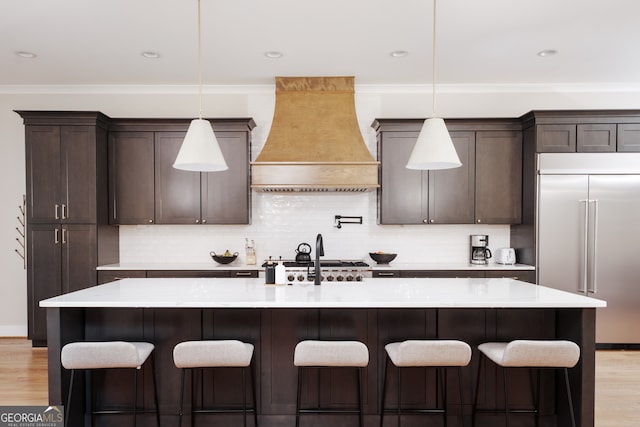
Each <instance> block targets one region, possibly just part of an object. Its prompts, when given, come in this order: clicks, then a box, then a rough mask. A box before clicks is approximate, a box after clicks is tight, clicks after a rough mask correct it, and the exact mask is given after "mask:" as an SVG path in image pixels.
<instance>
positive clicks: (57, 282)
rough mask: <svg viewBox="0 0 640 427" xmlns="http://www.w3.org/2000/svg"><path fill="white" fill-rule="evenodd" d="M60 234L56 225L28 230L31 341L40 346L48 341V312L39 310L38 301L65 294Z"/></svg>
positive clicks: (28, 228)
mask: <svg viewBox="0 0 640 427" xmlns="http://www.w3.org/2000/svg"><path fill="white" fill-rule="evenodd" d="M61 235H62V230H61V226H60V225H56V224H33V225H32V224H29V226H28V227H27V242H28V245H29V246H28V257H27V262H28V269H27V293H28V305H29V316H30V319H29V339H31V340H33V341H34V345H38V346H39V345H44V343H45V342H46V339H47V316H46V309H44V308H40V307H39V302H40V301H41V300H43V299H47V298H51V297H54V296H57V295H60V294H61V293H62V282H61V278H62V274H61V265H62V263H61V261H60V260H61V249H60V248H61V243H60V242H61V238H62V236H61Z"/></svg>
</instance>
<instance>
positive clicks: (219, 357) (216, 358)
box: [173, 340, 258, 427]
mask: <svg viewBox="0 0 640 427" xmlns="http://www.w3.org/2000/svg"><path fill="white" fill-rule="evenodd" d="M252 359H253V344H248V343H244V342H242V341H238V340H208V341H207V340H204V341H185V342H181V343H179V344H177V345H176V346H175V347H174V348H173V362H174V363H175V365H176V367H177V368H180V369H181V373H180V374H181V375H180V409H179V411H180V412H179V416H180V425H182V415H183V407H184V377H185V372H186V371H187V370H190V371H191V382H192V384H193V370H194V369H204V368H242V409H238V408H205V407H204V405H202V407H201V408H200V409H195V405H194V403H193V402H192V404H191V425H194V424H195V421H194V420H195V418H194V417H195V415H196V414H205V413H208V414H212V413H218V414H220V413H238V412H242V415H243V422H244V426H245V427H246V425H247V412H248V411H251V412H253V422H254V426H256V427H257V426H258V416H257V412H258V411H257V400H256V388H255V380H254V375H255V374H254V372H250V374H251V394H252V399H253V406H252V407H251V408H249V407H248V406H247V375H246V372H247V370H250V371H252V368H253V364H252ZM191 395H192V396H193V390H192V393H191Z"/></svg>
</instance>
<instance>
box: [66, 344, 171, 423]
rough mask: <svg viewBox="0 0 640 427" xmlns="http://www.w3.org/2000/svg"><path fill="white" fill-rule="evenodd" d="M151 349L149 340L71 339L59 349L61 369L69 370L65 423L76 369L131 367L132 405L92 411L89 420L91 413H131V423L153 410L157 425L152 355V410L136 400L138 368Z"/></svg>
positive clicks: (150, 352)
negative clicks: (125, 408) (140, 405)
mask: <svg viewBox="0 0 640 427" xmlns="http://www.w3.org/2000/svg"><path fill="white" fill-rule="evenodd" d="M153 350H154V345H153V344H151V343H147V342H125V341H106V342H105V341H103V342H73V343H69V344H67V345H65V346H64V347H62V351H61V352H60V361H61V363H62V366H63V367H64V368H65V369H68V370H71V380H70V382H69V393H68V397H67V411H66V412H67V416H66V417H65V425H66V424H67V422H68V418H69V417H68V414H69V409H70V408H71V397H72V392H73V381H74V374H75V371H76V370H93V369H134V391H133V396H134V402H133V405H132V408H131V409H127V410H94V411H92V413H91V414H92V423H93V417H94V416H95V415H104V414H121V413H132V414H133V420H134V421H133V422H134V425H135V424H136V417H137V414H138V413H141V412H154V413H155V414H156V423H157V425H158V426H159V425H160V415H159V413H158V394H157V389H156V378H155V366H154V363H153V357H151V370H152V377H153V394H154V403H155V409H152V410H147V409H139V408H138V402H137V396H138V391H137V390H138V371H139V370H140V369H141V368H142V366H143V365H144V363H145V362H146V361H147V359H149V356H152V354H153ZM91 407H93V405H91Z"/></svg>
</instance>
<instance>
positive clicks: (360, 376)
mask: <svg viewBox="0 0 640 427" xmlns="http://www.w3.org/2000/svg"><path fill="white" fill-rule="evenodd" d="M358 421H359V423H360V427H364V419H363V417H362V368H358Z"/></svg>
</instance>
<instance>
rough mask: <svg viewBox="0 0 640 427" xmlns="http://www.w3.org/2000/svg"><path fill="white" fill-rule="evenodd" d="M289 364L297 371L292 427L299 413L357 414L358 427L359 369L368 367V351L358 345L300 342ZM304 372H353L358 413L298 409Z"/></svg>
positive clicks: (359, 399) (355, 342) (311, 341)
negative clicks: (309, 369) (323, 370)
mask: <svg viewBox="0 0 640 427" xmlns="http://www.w3.org/2000/svg"><path fill="white" fill-rule="evenodd" d="M293 364H294V365H295V366H297V367H298V389H297V397H296V427H298V426H299V425H300V413H342V414H344V413H349V414H355V413H357V414H358V421H359V423H360V427H362V426H363V425H364V424H363V418H362V369H363V368H364V367H366V366H367V365H369V349H368V348H367V346H366V345H365V344H364V343H361V342H360V341H315V340H306V341H300V342H299V343H298V344H297V345H296V348H295V351H294V355H293ZM308 368H311V369H313V368H355V369H357V372H358V409H357V410H333V409H321V408H316V409H301V402H300V400H301V394H302V387H301V386H302V372H303V370H305V369H308Z"/></svg>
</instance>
